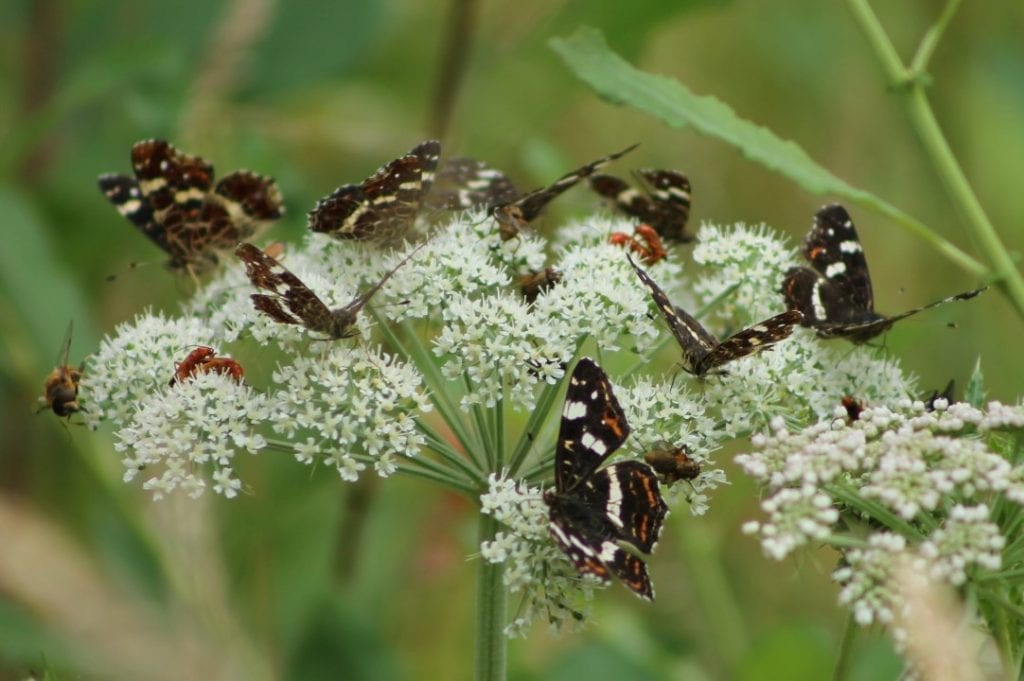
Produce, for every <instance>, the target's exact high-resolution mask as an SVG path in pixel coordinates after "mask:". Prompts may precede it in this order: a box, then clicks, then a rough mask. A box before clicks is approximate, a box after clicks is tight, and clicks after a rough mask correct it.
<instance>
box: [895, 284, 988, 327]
mask: <svg viewBox="0 0 1024 681" xmlns="http://www.w3.org/2000/svg"><path fill="white" fill-rule="evenodd" d="M987 290H988V286H982V287H981V288H976V289H971V290H970V291H964V292H963V293H958V294H956V295H955V296H947V297H945V298H942V299H941V300H936V301H935V302H932V303H928V304H927V305H924V306H923V307H915V308H914V309H913V310H907V311H906V312H903V313H902V314H898V315H894V316H892V317H889V322H890V323H892V322H896V321H899V320H900V319H905V318H906V317H909V316H911V315H915V314H917V313H918V312H924V311H925V310H930V309H932V308H933V307H938V306H939V305H944V304H946V303H952V302H955V301H957V300H970V299H971V298H974V297H975V296H977V295H978V294H979V293H982V292H984V291H987Z"/></svg>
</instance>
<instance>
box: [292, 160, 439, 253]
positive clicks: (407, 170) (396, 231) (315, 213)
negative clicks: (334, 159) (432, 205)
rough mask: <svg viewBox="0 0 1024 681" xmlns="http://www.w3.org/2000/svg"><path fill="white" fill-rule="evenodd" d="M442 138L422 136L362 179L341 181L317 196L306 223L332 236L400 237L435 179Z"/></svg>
mask: <svg viewBox="0 0 1024 681" xmlns="http://www.w3.org/2000/svg"><path fill="white" fill-rule="evenodd" d="M440 157H441V144H440V142H438V141H437V140H427V141H425V142H421V143H420V144H417V145H416V146H415V147H413V149H412V150H411V151H410V152H409V153H408V154H405V155H404V156H400V157H398V158H396V159H395V160H393V161H390V162H388V163H386V164H385V165H383V166H382V167H380V168H379V169H378V170H377V171H376V172H375V173H374V174H373V175H371V176H370V177H368V178H367V179H366V180H364V181H363V182H362V183H361V184H346V185H342V186H341V187H338V188H337V189H335V190H334V191H333V192H332V193H331V194H329V195H327V196H325V197H323V198H322V199H320V200H319V201H318V202H317V204H316V206H315V207H314V208H313V210H311V211H310V212H309V214H308V221H309V228H310V229H311V230H312V231H314V232H322V233H325V234H327V235H329V236H332V237H334V238H336V239H350V240H355V241H366V242H371V243H377V244H385V245H386V244H392V243H396V242H399V241H401V240H402V239H403V238H404V237H405V235H406V234H407V233H408V231H409V228H410V227H411V226H412V224H413V223H414V222H415V220H416V216H417V215H419V212H420V209H421V207H422V206H423V204H424V199H425V197H426V196H427V194H428V192H429V191H430V188H431V186H432V184H433V182H434V171H435V169H436V168H437V163H438V160H439V159H440Z"/></svg>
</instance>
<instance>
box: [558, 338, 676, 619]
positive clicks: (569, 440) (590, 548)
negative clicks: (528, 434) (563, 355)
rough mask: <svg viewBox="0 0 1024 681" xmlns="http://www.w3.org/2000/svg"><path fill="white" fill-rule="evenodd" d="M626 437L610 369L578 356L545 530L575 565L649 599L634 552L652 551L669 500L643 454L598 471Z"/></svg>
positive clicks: (560, 432) (643, 566)
mask: <svg viewBox="0 0 1024 681" xmlns="http://www.w3.org/2000/svg"><path fill="white" fill-rule="evenodd" d="M627 437H629V424H628V423H627V422H626V414H625V412H624V411H623V410H622V407H621V406H620V405H619V402H618V400H617V399H616V398H615V394H614V393H613V392H612V385H611V382H610V381H609V380H608V376H607V375H606V374H605V373H604V371H603V370H602V369H601V367H599V366H598V365H597V363H596V362H594V360H592V359H589V358H587V357H584V358H583V359H581V360H580V361H579V362H578V363H577V364H576V368H575V369H574V370H573V372H572V375H571V376H570V377H569V388H568V390H567V391H566V395H565V405H564V406H563V407H562V422H561V425H560V427H559V430H558V444H557V447H556V449H555V486H554V489H549V490H547V491H546V492H545V493H544V502H545V503H546V504H547V505H548V508H549V518H550V530H551V535H552V536H553V537H554V538H555V541H556V542H557V543H558V545H559V546H560V547H561V549H562V551H564V552H565V554H566V555H567V556H568V557H569V560H571V561H572V563H573V565H575V566H576V569H577V570H578V571H579V572H581V573H583V574H591V575H594V576H595V577H597V578H599V579H600V580H601V581H604V582H607V581H609V580H610V579H611V576H610V575H611V574H613V573H614V574H615V576H616V577H618V578H619V579H620V580H622V583H623V584H625V585H626V586H627V587H629V588H630V589H631V590H632V591H633V592H635V593H636V594H637V595H638V596H640V597H642V598H645V599H647V600H653V599H654V589H653V587H652V586H651V580H650V577H648V575H647V565H646V563H644V561H643V560H642V559H641V558H639V557H638V556H637V555H634V553H632V552H630V551H627V550H625V549H623V548H622V546H621V545H622V544H624V545H628V546H629V547H630V548H631V549H632V550H634V551H635V552H637V553H639V554H644V555H646V554H649V553H651V552H652V551H653V550H654V547H655V546H656V545H657V543H658V537H659V536H660V534H661V526H662V523H663V522H664V520H665V516H667V515H668V505H667V504H666V503H665V500H664V499H662V497H661V492H660V491H659V489H658V479H657V476H656V475H655V474H654V471H653V470H651V467H650V466H649V465H647V464H646V463H643V462H642V461H636V460H629V461H620V462H618V463H614V464H612V465H610V466H606V467H604V468H602V469H600V470H598V466H600V465H601V464H602V463H603V462H604V461H605V459H607V458H608V457H609V456H611V455H612V454H613V453H614V452H615V450H617V449H618V448H619V447H621V446H622V444H623V443H624V442H625V441H626V438H627Z"/></svg>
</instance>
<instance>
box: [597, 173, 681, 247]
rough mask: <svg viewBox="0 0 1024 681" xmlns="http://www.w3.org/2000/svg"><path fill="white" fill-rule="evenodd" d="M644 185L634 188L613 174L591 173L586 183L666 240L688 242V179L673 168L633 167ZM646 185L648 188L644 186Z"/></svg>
mask: <svg viewBox="0 0 1024 681" xmlns="http://www.w3.org/2000/svg"><path fill="white" fill-rule="evenodd" d="M637 176H638V177H639V178H640V181H641V185H642V186H644V189H635V188H633V187H631V186H630V185H629V184H628V183H627V182H625V181H624V180H621V179H619V178H617V177H615V176H614V175H594V176H593V177H591V178H590V187H591V189H593V190H594V191H595V192H597V193H598V194H599V195H601V196H603V197H605V198H607V199H609V200H611V202H612V203H613V205H614V206H615V207H616V208H617V209H618V210H620V211H621V212H623V213H625V214H626V215H629V216H631V217H634V218H636V219H637V220H639V221H640V222H642V223H644V224H647V225H650V226H651V227H652V228H653V229H654V231H655V232H657V234H658V236H660V237H661V238H662V239H665V240H666V241H672V242H676V243H688V242H690V241H693V238H694V237H693V235H691V234H688V233H687V232H686V223H687V222H688V221H689V219H690V180H689V179H688V178H687V177H686V175H684V174H682V173H680V172H679V171H676V170H664V169H654V168H644V169H642V170H638V171H637ZM648 188H649V189H648Z"/></svg>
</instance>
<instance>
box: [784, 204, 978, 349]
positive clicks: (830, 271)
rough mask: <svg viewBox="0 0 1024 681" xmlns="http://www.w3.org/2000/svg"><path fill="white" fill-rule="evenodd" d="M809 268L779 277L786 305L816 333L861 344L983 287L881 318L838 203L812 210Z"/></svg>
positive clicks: (852, 231)
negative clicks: (926, 311)
mask: <svg viewBox="0 0 1024 681" xmlns="http://www.w3.org/2000/svg"><path fill="white" fill-rule="evenodd" d="M801 251H802V252H803V255H804V257H805V258H806V259H807V261H808V262H809V263H810V265H811V266H810V267H793V268H791V269H790V270H789V271H788V272H787V273H786V278H785V280H784V281H783V282H782V295H783V296H784V297H785V299H786V305H788V306H789V308H790V309H793V310H800V312H802V313H803V320H802V321H801V322H800V323H801V324H802V325H804V326H809V327H811V328H813V329H814V330H815V331H816V332H817V334H818V336H819V337H821V338H848V339H849V340H851V341H853V342H854V343H864V342H866V341H869V340H871V339H872V338H874V337H875V336H877V335H879V334H880V333H883V332H885V331H887V330H889V328H890V327H891V326H892V325H893V324H895V323H896V322H898V321H899V320H901V319H904V318H906V317H909V316H911V315H915V314H917V313H918V312H923V311H925V310H929V309H931V308H933V307H935V306H937V305H942V304H944V303H949V302H952V301H955V300H968V299H970V298H973V297H974V296H976V295H978V294H979V293H981V292H982V291H984V290H985V288H986V287H982V288H977V289H973V290H971V291H965V292H963V293H958V294H956V295H954V296H949V297H946V298H943V299H942V300H937V301H935V302H933V303H929V304H928V305H923V306H921V307H915V308H914V309H912V310H907V311H906V312H901V313H900V314H897V315H893V316H891V317H887V316H885V315H882V314H879V313H877V312H875V302H874V295H873V293H872V290H871V276H870V275H869V274H868V261H867V259H866V258H865V257H864V248H863V247H862V246H861V243H860V238H859V237H858V236H857V230H856V228H855V227H854V226H853V220H851V219H850V214H849V213H847V212H846V209H845V208H843V207H842V206H840V205H839V204H836V203H834V204H830V205H828V206H825V207H824V208H822V209H821V210H819V211H818V212H817V213H816V214H815V215H814V225H813V226H812V227H811V231H810V232H808V233H807V236H806V237H805V238H804V243H803V248H802V249H801Z"/></svg>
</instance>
